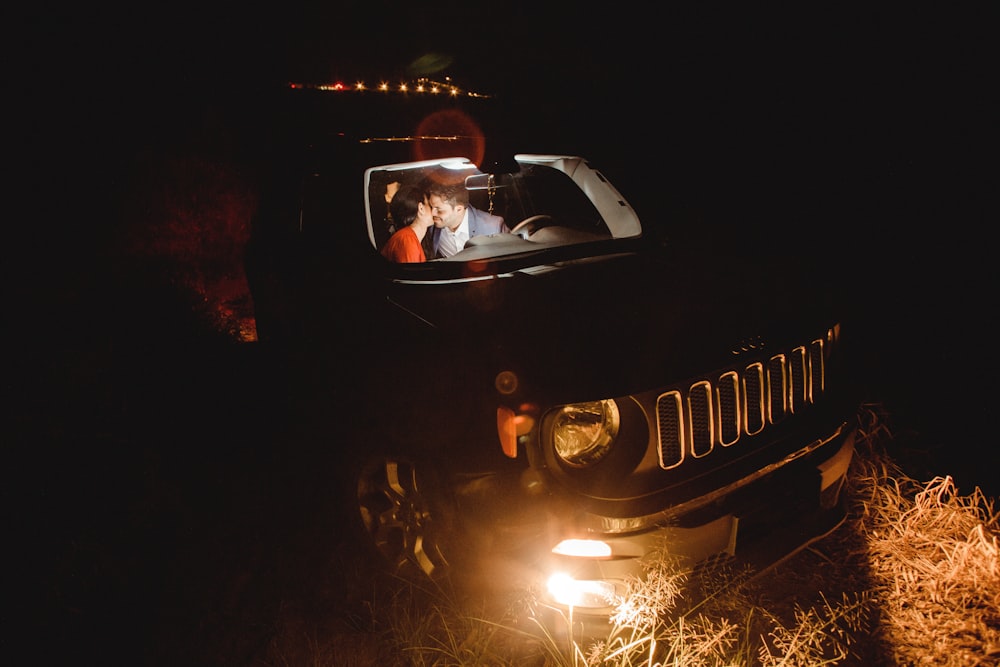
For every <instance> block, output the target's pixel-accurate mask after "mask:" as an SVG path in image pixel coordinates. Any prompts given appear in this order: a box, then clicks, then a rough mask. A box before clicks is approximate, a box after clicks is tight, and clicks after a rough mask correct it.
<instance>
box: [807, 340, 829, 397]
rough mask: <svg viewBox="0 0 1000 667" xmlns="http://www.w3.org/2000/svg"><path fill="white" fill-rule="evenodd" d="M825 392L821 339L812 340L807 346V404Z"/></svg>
mask: <svg viewBox="0 0 1000 667" xmlns="http://www.w3.org/2000/svg"><path fill="white" fill-rule="evenodd" d="M825 390H826V368H825V366H824V363H823V339H822V338H820V339H817V340H814V341H813V342H812V343H811V344H810V345H809V402H810V403H815V402H816V399H817V398H819V396H820V395H821V394H822V393H823V392H824V391H825Z"/></svg>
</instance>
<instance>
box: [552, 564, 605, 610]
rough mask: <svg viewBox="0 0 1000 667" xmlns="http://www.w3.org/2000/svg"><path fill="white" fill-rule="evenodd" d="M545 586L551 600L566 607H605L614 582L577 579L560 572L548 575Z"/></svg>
mask: <svg viewBox="0 0 1000 667" xmlns="http://www.w3.org/2000/svg"><path fill="white" fill-rule="evenodd" d="M546 587H547V588H548V591H549V595H551V596H552V599H553V600H555V601H556V602H558V603H559V604H564V605H566V606H568V607H607V606H609V605H610V604H611V602H612V600H613V599H614V594H615V587H614V584H611V583H608V582H606V581H592V580H586V579H581V580H577V579H574V578H573V577H571V576H569V575H568V574H565V573H562V572H560V573H557V574H553V575H552V576H551V577H549V580H548V582H547V584H546Z"/></svg>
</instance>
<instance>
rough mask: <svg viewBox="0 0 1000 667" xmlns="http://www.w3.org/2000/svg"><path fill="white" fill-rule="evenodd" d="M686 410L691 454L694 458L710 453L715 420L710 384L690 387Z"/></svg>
mask: <svg viewBox="0 0 1000 667" xmlns="http://www.w3.org/2000/svg"><path fill="white" fill-rule="evenodd" d="M688 410H689V411H690V414H691V423H690V428H691V454H693V455H694V456H695V458H697V457H699V456H705V455H706V454H708V453H709V452H711V451H712V445H713V444H714V443H715V419H714V418H713V411H712V383H711V382H708V381H707V380H706V381H703V382H696V383H695V384H693V385H691V389H690V390H689V392H688Z"/></svg>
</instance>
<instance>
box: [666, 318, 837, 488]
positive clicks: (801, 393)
mask: <svg viewBox="0 0 1000 667" xmlns="http://www.w3.org/2000/svg"><path fill="white" fill-rule="evenodd" d="M838 333H839V332H838V328H837V327H833V328H831V329H830V330H829V331H828V332H827V335H826V337H825V338H818V339H816V340H814V341H812V342H811V343H808V344H806V345H800V346H798V347H795V348H792V349H791V350H789V351H787V352H780V353H778V354H775V355H773V356H771V357H770V358H768V359H764V360H759V361H754V362H752V363H750V364H747V365H746V366H744V367H743V368H734V369H727V370H725V371H723V372H722V373H720V374H719V375H718V376H717V377H715V378H712V379H699V380H697V381H695V382H692V383H691V384H690V385H689V386H688V387H687V388H686V389H672V390H669V391H666V392H664V393H662V394H660V395H659V397H657V399H656V425H657V431H658V437H659V444H660V466H661V467H662V468H664V469H670V468H673V467H675V466H678V465H680V464H681V462H683V461H684V459H685V457H686V456H693V457H695V458H700V457H702V456H707V455H708V454H710V453H711V452H712V451H713V450H714V449H715V448H716V447H717V446H721V447H730V446H732V445H735V444H736V443H737V442H739V440H740V438H741V437H748V436H753V435H757V434H759V433H761V432H762V431H763V430H764V429H766V428H767V427H768V426H770V425H772V424H777V423H778V422H780V421H782V420H783V419H785V418H786V417H787V416H789V415H793V414H796V413H798V412H801V411H802V410H805V409H807V407H808V406H809V405H811V404H813V403H815V402H816V401H817V400H818V399H819V397H820V396H821V395H822V394H823V392H824V391H825V389H826V360H827V358H828V355H829V353H830V348H831V346H832V344H833V343H834V342H835V340H836V337H837V335H838Z"/></svg>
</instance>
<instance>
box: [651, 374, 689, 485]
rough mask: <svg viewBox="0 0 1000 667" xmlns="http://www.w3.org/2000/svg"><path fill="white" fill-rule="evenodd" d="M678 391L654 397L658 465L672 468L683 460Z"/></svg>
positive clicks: (666, 468) (680, 402)
mask: <svg viewBox="0 0 1000 667" xmlns="http://www.w3.org/2000/svg"><path fill="white" fill-rule="evenodd" d="M682 405H683V403H682V400H681V393H680V392H679V391H668V392H667V393H665V394H661V395H660V397H659V398H658V399H656V423H657V426H658V428H659V436H660V467H661V468H663V469H664V470H668V469H670V468H673V467H674V466H676V465H678V464H680V462H681V461H683V460H684V440H685V438H684V413H683V412H682V411H681V406H682Z"/></svg>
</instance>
